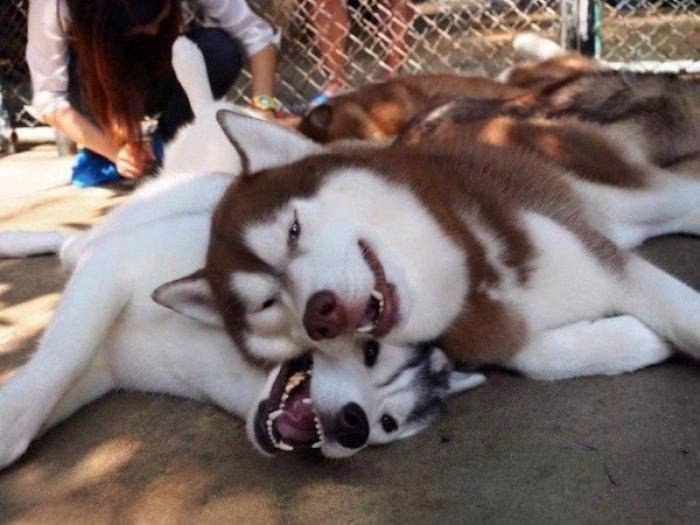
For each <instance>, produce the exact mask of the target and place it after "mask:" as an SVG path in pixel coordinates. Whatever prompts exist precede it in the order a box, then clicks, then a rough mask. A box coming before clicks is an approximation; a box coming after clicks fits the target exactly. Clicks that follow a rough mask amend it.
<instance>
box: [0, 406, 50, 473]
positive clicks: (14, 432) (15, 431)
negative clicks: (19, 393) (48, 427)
mask: <svg viewBox="0 0 700 525" xmlns="http://www.w3.org/2000/svg"><path fill="white" fill-rule="evenodd" d="M1 394H2V392H0V469H3V468H5V467H7V466H8V465H10V464H11V463H13V462H14V461H16V460H17V459H18V458H19V457H20V456H21V455H22V454H24V452H25V451H26V450H27V448H28V447H29V443H31V441H32V439H33V438H34V437H35V436H36V434H37V432H38V431H39V429H40V427H41V423H40V422H39V423H37V418H36V417H33V416H35V414H33V413H32V412H31V409H30V408H29V407H28V406H26V405H25V404H22V405H20V404H16V403H11V402H9V400H8V399H5V398H6V397H7V396H2V395H1Z"/></svg>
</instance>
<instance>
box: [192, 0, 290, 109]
mask: <svg viewBox="0 0 700 525" xmlns="http://www.w3.org/2000/svg"><path fill="white" fill-rule="evenodd" d="M199 4H200V5H201V6H202V10H203V12H204V15H205V16H206V17H207V18H210V19H212V20H213V21H214V22H215V23H216V24H217V25H218V26H219V27H221V29H223V30H224V31H226V32H227V33H229V34H230V35H231V36H233V37H234V38H236V39H238V40H239V41H240V42H241V43H242V44H243V46H244V47H245V50H246V52H247V53H248V57H249V58H250V70H251V74H252V76H253V92H252V96H258V95H273V94H274V90H275V84H276V79H275V74H276V68H277V46H278V45H279V42H280V34H279V32H277V31H275V30H274V29H273V28H272V27H271V26H270V25H269V24H268V23H267V22H265V21H264V20H263V19H262V18H260V17H259V16H257V15H256V14H255V13H253V11H251V9H250V7H248V4H247V3H246V2H245V1H244V0H199Z"/></svg>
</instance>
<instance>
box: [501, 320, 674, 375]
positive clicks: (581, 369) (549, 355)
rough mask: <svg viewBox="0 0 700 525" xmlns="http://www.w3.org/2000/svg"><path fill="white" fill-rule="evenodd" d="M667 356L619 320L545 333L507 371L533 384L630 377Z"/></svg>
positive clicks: (645, 334) (648, 334)
mask: <svg viewBox="0 0 700 525" xmlns="http://www.w3.org/2000/svg"><path fill="white" fill-rule="evenodd" d="M670 355H671V350H670V348H669V346H668V344H667V343H666V342H665V341H663V340H662V339H661V338H660V337H659V336H658V335H656V334H655V333H654V332H653V331H652V330H650V329H649V328H647V327H646V326H645V325H644V324H643V323H642V322H641V321H639V320H638V319H636V318H634V317H632V316H629V315H622V316H618V317H610V318H604V319H599V320H596V321H592V322H590V321H582V322H579V323H574V324H570V325H567V326H563V327H561V328H555V329H551V330H546V331H544V332H542V333H541V334H538V335H536V336H535V337H534V338H533V339H532V340H531V341H530V342H529V343H528V344H527V346H526V347H525V348H524V349H523V350H521V351H520V352H518V353H517V354H516V355H515V356H514V357H513V358H512V359H511V360H510V361H509V362H508V363H507V366H508V367H509V368H513V369H514V370H517V371H518V372H520V373H522V374H524V375H526V376H528V377H532V378H534V379H544V380H555V379H566V378H570V377H578V376H590V375H597V374H604V375H616V374H622V373H624V372H632V371H634V370H639V369H640V368H644V367H645V366H649V365H653V364H655V363H658V362H660V361H663V360H664V359H666V358H667V357H669V356H670Z"/></svg>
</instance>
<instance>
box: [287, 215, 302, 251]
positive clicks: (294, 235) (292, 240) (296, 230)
mask: <svg viewBox="0 0 700 525" xmlns="http://www.w3.org/2000/svg"><path fill="white" fill-rule="evenodd" d="M299 235H301V226H299V221H298V220H297V219H296V218H295V219H294V222H293V223H292V225H291V226H290V227H289V236H288V237H287V242H288V243H289V245H290V246H296V244H297V241H298V240H299Z"/></svg>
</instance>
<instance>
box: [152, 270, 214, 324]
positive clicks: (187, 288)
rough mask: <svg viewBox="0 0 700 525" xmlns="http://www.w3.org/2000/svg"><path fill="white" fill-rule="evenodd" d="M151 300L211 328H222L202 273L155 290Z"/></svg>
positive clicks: (171, 282) (197, 272)
mask: <svg viewBox="0 0 700 525" xmlns="http://www.w3.org/2000/svg"><path fill="white" fill-rule="evenodd" d="M151 298H152V299H153V300H154V301H155V302H157V303H158V304H159V305H161V306H165V307H166V308H170V309H171V310H174V311H175V312H177V313H179V314H182V315H184V316H186V317H189V318H191V319H194V320H195V321H200V322H202V323H204V324H209V325H213V326H221V327H223V326H224V322H223V319H222V318H221V315H220V314H219V311H218V310H217V308H216V304H215V301H214V295H213V294H212V292H211V288H210V287H209V282H208V281H207V279H206V278H205V277H204V271H203V270H198V271H196V272H194V273H192V274H190V275H186V276H185V277H182V278H180V279H176V280H174V281H170V282H167V283H165V284H163V285H161V286H159V287H158V288H156V289H155V290H154V291H153V293H152V294H151Z"/></svg>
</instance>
